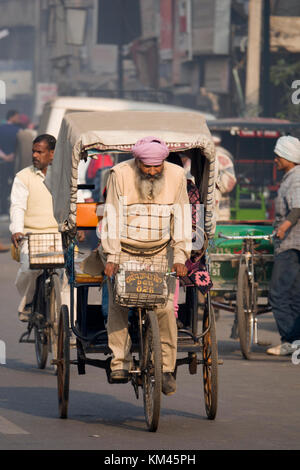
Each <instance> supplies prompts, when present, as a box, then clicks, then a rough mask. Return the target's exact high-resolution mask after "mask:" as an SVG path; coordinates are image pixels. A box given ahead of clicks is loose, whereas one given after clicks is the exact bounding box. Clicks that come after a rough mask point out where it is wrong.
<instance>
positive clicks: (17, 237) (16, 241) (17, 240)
mask: <svg viewBox="0 0 300 470" xmlns="http://www.w3.org/2000/svg"><path fill="white" fill-rule="evenodd" d="M23 237H24V233H21V232H17V233H14V234H13V235H12V236H11V241H12V242H13V244H14V246H15V247H16V248H18V245H19V243H20V241H21V240H22V238H23Z"/></svg>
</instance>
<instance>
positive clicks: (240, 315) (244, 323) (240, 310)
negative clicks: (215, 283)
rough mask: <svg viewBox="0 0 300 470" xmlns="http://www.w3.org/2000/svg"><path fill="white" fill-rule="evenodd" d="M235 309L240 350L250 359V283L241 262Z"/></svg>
mask: <svg viewBox="0 0 300 470" xmlns="http://www.w3.org/2000/svg"><path fill="white" fill-rule="evenodd" d="M236 310H237V321H238V334H239V338H240V347H241V351H242V354H243V356H244V358H245V359H250V358H251V348H252V344H253V334H254V313H253V305H252V300H251V285H250V280H249V276H248V272H247V265H246V264H245V263H243V264H241V265H240V268H239V274H238V283H237V296H236Z"/></svg>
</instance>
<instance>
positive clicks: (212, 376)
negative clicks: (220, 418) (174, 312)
mask: <svg viewBox="0 0 300 470" xmlns="http://www.w3.org/2000/svg"><path fill="white" fill-rule="evenodd" d="M202 325H203V329H202V331H203V337H202V357H203V385H204V400H205V410H206V414H207V417H208V419H211V420H213V419H215V417H216V414H217V405H218V346H217V337H216V323H215V316H214V310H213V307H212V305H211V300H210V296H209V294H207V299H206V303H205V308H204V312H203V323H202Z"/></svg>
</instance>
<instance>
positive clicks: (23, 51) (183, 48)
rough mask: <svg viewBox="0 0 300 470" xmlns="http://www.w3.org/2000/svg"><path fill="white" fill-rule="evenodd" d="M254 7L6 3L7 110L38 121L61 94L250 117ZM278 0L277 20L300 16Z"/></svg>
mask: <svg viewBox="0 0 300 470" xmlns="http://www.w3.org/2000/svg"><path fill="white" fill-rule="evenodd" d="M249 1H253V0H0V10H1V16H0V79H1V80H4V81H5V83H6V87H7V104H8V105H9V106H10V107H14V108H18V109H21V111H22V112H25V113H27V114H29V115H30V116H33V115H36V116H38V115H39V114H40V113H41V109H42V107H43V104H44V103H45V101H47V100H48V99H49V98H51V97H52V96H55V95H56V94H58V95H85V96H108V97H117V96H118V97H119V96H122V97H124V98H128V99H135V100H144V101H145V100H146V101H159V102H164V103H168V104H177V105H183V106H187V107H192V108H198V109H201V110H203V111H206V112H210V113H213V114H215V115H218V116H230V115H237V114H241V113H242V111H243V106H244V93H245V82H246V67H247V40H248V7H249ZM254 1H255V0H254ZM258 1H260V0H258ZM262 1H264V0H262ZM270 2H271V8H272V11H271V15H273V16H275V15H278V16H280V15H284V16H287V15H291V16H292V15H294V14H295V8H296V9H297V8H298V9H299V0H295V1H294V0H289V2H285V1H281V0H279V1H278V0H276V1H272V0H270ZM289 6H290V7H291V8H289ZM291 10H293V14H292V13H291ZM299 15H300V13H299ZM275 22H276V20H275ZM285 24H286V23H285ZM3 30H7V31H8V35H6V36H5V37H3V38H2V39H1V31H3ZM275 37H277V38H278V35H276V34H275ZM272 44H273V46H272V47H273V48H274V47H276V45H275V46H274V40H273V43H272ZM278 47H279V48H282V45H279V46H278ZM5 108H7V107H5ZM3 110H4V107H2V108H1V106H0V118H1V117H3V112H4V111H3Z"/></svg>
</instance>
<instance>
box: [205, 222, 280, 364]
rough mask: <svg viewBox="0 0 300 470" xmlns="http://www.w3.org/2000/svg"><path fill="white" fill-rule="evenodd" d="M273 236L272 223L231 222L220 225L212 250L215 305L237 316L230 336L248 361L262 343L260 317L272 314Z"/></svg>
mask: <svg viewBox="0 0 300 470" xmlns="http://www.w3.org/2000/svg"><path fill="white" fill-rule="evenodd" d="M273 236H274V234H273V227H272V225H271V223H270V222H263V221H260V222H259V221H256V222H254V221H249V222H248V223H247V222H245V221H244V222H237V221H230V222H228V223H227V224H225V223H222V224H220V225H218V226H217V229H216V234H215V240H214V243H213V244H212V246H211V248H210V260H211V275H212V279H213V282H214V288H213V289H214V297H213V299H214V300H213V305H214V306H215V308H218V309H220V310H222V309H223V310H225V311H226V310H227V311H230V312H232V313H234V314H235V318H234V323H233V327H232V334H231V336H232V337H233V338H239V341H240V347H241V352H242V355H243V357H244V358H245V359H250V358H251V354H252V350H253V345H254V344H262V342H261V341H260V340H259V338H258V316H259V315H262V314H264V313H267V312H270V311H271V307H270V305H269V304H268V290H269V283H270V280H271V274H272V268H273V257H274V254H273V243H272V239H273ZM220 299H221V300H220Z"/></svg>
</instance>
